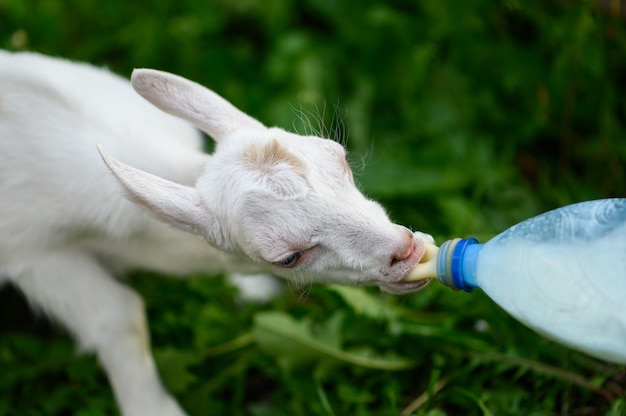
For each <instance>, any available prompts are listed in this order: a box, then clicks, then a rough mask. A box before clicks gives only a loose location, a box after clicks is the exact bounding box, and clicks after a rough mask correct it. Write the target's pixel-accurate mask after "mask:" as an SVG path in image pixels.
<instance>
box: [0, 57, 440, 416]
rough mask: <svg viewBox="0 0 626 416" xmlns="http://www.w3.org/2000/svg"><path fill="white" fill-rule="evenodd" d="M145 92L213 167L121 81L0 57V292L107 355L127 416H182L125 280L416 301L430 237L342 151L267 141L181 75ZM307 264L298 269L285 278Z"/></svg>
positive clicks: (280, 134)
mask: <svg viewBox="0 0 626 416" xmlns="http://www.w3.org/2000/svg"><path fill="white" fill-rule="evenodd" d="M132 85H133V86H134V88H135V89H136V90H137V92H139V93H140V94H141V95H143V96H144V97H145V98H146V99H147V100H148V101H150V102H152V103H153V104H154V105H156V106H157V107H159V108H160V109H162V110H164V111H166V112H169V113H171V114H174V115H176V116H178V117H180V118H182V119H185V120H187V121H188V122H191V123H192V124H195V125H196V126H197V127H199V128H201V129H203V130H204V131H205V132H207V133H208V134H209V135H210V136H211V137H212V138H213V139H215V140H216V142H217V149H216V151H215V153H214V154H212V155H207V154H204V153H202V151H201V147H202V141H201V136H200V135H199V133H198V132H197V131H196V130H195V129H194V128H193V127H191V126H190V125H189V124H187V123H186V122H184V121H182V120H180V119H178V118H175V117H172V116H170V115H168V114H165V113H163V112H161V111H159V110H158V109H157V108H155V107H153V106H151V105H150V104H149V103H147V102H146V101H145V100H143V99H142V98H141V97H140V96H139V95H137V94H136V93H135V92H134V91H133V89H132V88H131V87H130V85H129V83H128V82H127V81H126V80H124V79H122V78H119V77H117V76H115V75H112V74H111V73H109V72H107V71H105V70H102V69H97V68H94V67H91V66H88V65H85V64H77V63H70V62H68V61H64V60H60V59H54V58H49V57H44V56H41V55H37V54H33V53H8V52H3V51H0V281H2V280H9V281H11V282H13V283H14V284H15V285H16V286H17V287H19V288H20V289H21V290H22V291H23V292H24V293H25V295H26V297H27V298H28V299H29V301H30V302H31V303H32V304H33V306H34V307H35V308H37V309H39V310H42V311H44V312H45V313H46V314H48V315H49V316H50V317H52V318H53V319H55V320H57V321H58V322H60V323H61V324H62V325H64V326H65V327H66V328H67V329H68V330H69V331H70V332H71V333H72V334H73V335H74V336H75V337H76V339H77V341H78V342H79V344H80V345H81V347H82V348H83V349H85V350H89V351H94V352H95V353H96V354H97V356H98V358H99V360H100V362H101V363H102V365H103V367H104V369H105V370H106V372H107V374H108V377H109V379H110V381H111V384H112V386H113V389H114V392H115V396H116V398H117V400H118V402H119V405H120V408H121V411H122V413H123V414H124V415H126V416H130V415H137V416H145V415H168V416H169V415H181V414H183V412H182V410H181V409H180V408H179V406H178V405H177V404H176V402H175V400H174V399H172V398H171V397H170V396H169V394H168V393H167V392H166V391H165V390H164V389H163V388H162V387H161V383H160V381H159V378H158V376H157V372H156V369H155V365H154V361H153V359H152V356H151V353H150V347H149V341H148V331H147V327H146V323H145V316H144V312H143V306H142V301H141V299H140V298H139V297H138V296H137V295H136V294H135V293H134V292H133V291H132V290H131V289H129V288H127V287H125V286H124V285H123V284H121V283H120V282H118V281H117V280H115V279H114V278H113V274H114V273H123V272H125V271H127V270H130V269H133V268H147V269H152V270H156V271H162V272H167V273H175V274H187V273H191V272H196V271H204V272H208V273H214V272H224V271H226V272H232V273H235V272H236V273H272V274H275V275H280V276H283V277H286V278H288V279H292V280H293V281H295V282H296V283H297V284H309V283H314V282H336V283H343V284H359V285H365V284H376V285H379V286H380V287H381V288H382V289H383V290H386V291H390V292H394V293H406V292H410V291H413V290H416V289H417V288H418V286H419V283H402V282H399V280H400V279H401V278H402V277H403V276H404V275H405V274H406V273H407V272H408V271H409V270H410V269H411V268H412V267H413V266H414V264H415V263H416V262H417V261H418V260H419V259H420V257H421V256H422V254H423V251H424V241H426V240H428V239H429V237H428V236H426V235H423V234H421V233H415V234H413V233H411V232H410V231H409V230H408V229H406V228H404V227H401V226H399V225H395V224H393V223H391V222H390V221H389V219H388V217H387V215H386V213H385V211H384V210H383V209H382V208H381V206H380V205H378V204H377V203H375V202H373V201H371V200H369V199H367V198H366V197H364V196H363V195H362V194H361V193H360V192H359V190H358V189H357V188H356V187H355V185H354V183H353V181H352V174H351V172H350V170H349V168H348V165H347V164H346V162H345V153H344V149H343V148H342V147H341V146H340V145H338V144H337V143H335V142H333V141H330V140H326V139H322V138H319V137H302V136H298V135H294V134H291V133H288V132H286V131H284V130H282V129H279V128H266V127H265V126H263V125H262V124H261V123H260V122H258V121H257V120H255V119H253V118H251V117H249V116H247V115H245V114H244V113H242V112H240V111H239V110H237V109H236V108H235V107H233V106H232V105H231V104H230V103H228V102H227V101H225V100H224V99H223V98H221V97H219V96H218V95H216V94H215V93H213V92H211V91H209V90H207V89H205V88H203V87H201V86H200V85H198V84H195V83H193V82H191V81H188V80H186V79H184V78H180V77H178V76H175V75H172V74H167V73H164V72H159V71H154V70H136V71H135V72H134V73H133V77H132ZM98 145H99V147H98V148H99V150H100V153H101V155H102V156H100V154H99V152H98V151H97V150H96V147H97V146H98ZM101 157H102V158H101ZM103 159H104V161H105V162H106V164H105V163H103ZM107 165H108V167H107ZM112 173H113V174H112ZM146 213H149V214H150V215H146ZM155 218H156V219H155ZM158 220H161V221H158ZM294 252H302V253H303V254H302V256H301V259H300V261H299V262H298V264H297V265H296V266H295V267H292V268H285V267H280V266H279V265H277V264H278V263H279V262H283V261H285V260H286V259H287V258H288V257H289V256H290V255H292V254H293V253H294Z"/></svg>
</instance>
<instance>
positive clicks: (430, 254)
mask: <svg viewBox="0 0 626 416" xmlns="http://www.w3.org/2000/svg"><path fill="white" fill-rule="evenodd" d="M437 253H439V247H437V246H436V245H434V244H431V243H426V248H425V251H424V255H423V256H422V258H421V259H420V261H419V263H417V264H416V265H415V267H414V268H413V270H411V271H410V272H409V274H407V275H406V276H405V277H404V279H403V280H404V281H405V282H414V281H417V280H426V279H436V278H437Z"/></svg>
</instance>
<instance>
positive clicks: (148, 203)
mask: <svg viewBox="0 0 626 416" xmlns="http://www.w3.org/2000/svg"><path fill="white" fill-rule="evenodd" d="M98 151H99V152H100V155H101V156H102V159H103V160H104V163H106V165H107V166H108V167H109V169H111V172H113V174H114V175H115V176H116V177H117V179H118V180H119V181H120V183H121V184H122V185H123V186H124V188H125V189H126V191H127V192H128V194H129V196H130V199H131V200H132V201H133V202H135V203H137V204H139V205H141V206H143V207H144V208H146V210H147V211H148V212H149V213H150V214H152V215H153V216H154V217H156V218H157V219H159V220H161V221H164V222H166V223H169V224H171V225H173V226H175V227H176V228H179V229H181V230H183V231H188V232H191V233H193V234H196V235H199V236H202V237H204V238H206V239H207V240H209V242H211V243H212V244H215V245H218V246H220V245H221V244H222V243H223V241H222V240H223V239H222V238H221V237H220V236H221V235H222V233H221V228H220V226H219V223H218V222H217V221H216V220H215V218H213V217H212V216H211V215H210V214H209V213H208V211H207V210H206V208H205V207H204V205H203V204H202V200H201V198H200V195H199V194H198V192H197V191H196V189H195V188H191V187H189V186H185V185H180V184H177V183H175V182H171V181H168V180H166V179H163V178H160V177H158V176H155V175H151V174H149V173H147V172H144V171H141V170H139V169H135V168H133V167H130V166H128V165H125V164H123V163H121V162H119V161H118V160H116V159H114V158H113V157H112V156H111V155H109V154H108V153H107V152H106V150H104V148H103V147H102V146H100V145H98Z"/></svg>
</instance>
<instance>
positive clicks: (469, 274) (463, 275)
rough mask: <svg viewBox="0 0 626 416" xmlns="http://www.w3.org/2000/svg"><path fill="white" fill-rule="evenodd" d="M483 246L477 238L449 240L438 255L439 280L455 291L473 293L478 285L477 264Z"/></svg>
mask: <svg viewBox="0 0 626 416" xmlns="http://www.w3.org/2000/svg"><path fill="white" fill-rule="evenodd" d="M481 247H482V244H478V240H476V239H475V238H468V239H464V240H463V239H460V238H455V239H454V240H448V241H446V242H444V243H443V244H442V245H441V248H440V249H439V254H438V255H437V278H438V279H439V281H440V282H441V283H443V284H444V285H446V286H448V287H450V288H452V289H454V290H464V291H466V292H471V291H472V290H473V289H474V288H476V287H478V284H477V283H476V262H477V261H478V253H479V251H480V249H481Z"/></svg>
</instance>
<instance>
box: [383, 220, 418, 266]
mask: <svg viewBox="0 0 626 416" xmlns="http://www.w3.org/2000/svg"><path fill="white" fill-rule="evenodd" d="M405 230H406V233H405V237H404V241H403V243H402V245H400V247H398V249H397V250H396V252H395V253H393V255H392V256H391V262H390V263H389V266H390V267H393V266H394V265H395V264H396V263H399V262H401V261H403V260H406V259H408V258H409V257H411V253H413V249H414V247H415V240H414V239H413V233H412V232H411V231H410V230H408V229H406V228H405Z"/></svg>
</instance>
